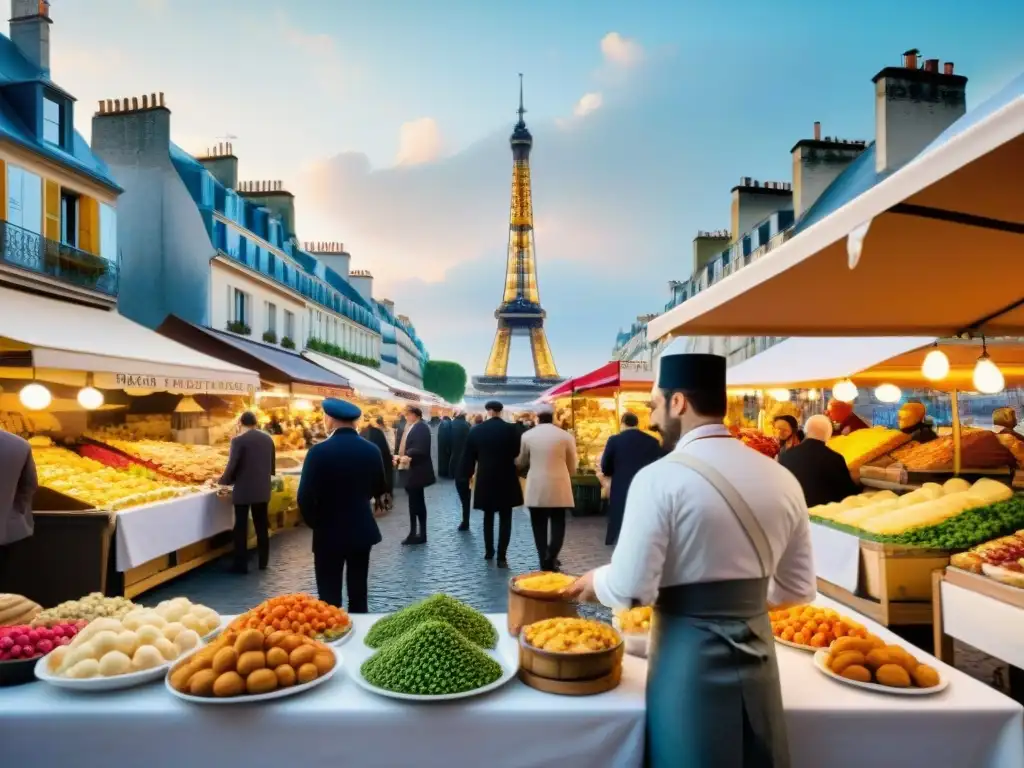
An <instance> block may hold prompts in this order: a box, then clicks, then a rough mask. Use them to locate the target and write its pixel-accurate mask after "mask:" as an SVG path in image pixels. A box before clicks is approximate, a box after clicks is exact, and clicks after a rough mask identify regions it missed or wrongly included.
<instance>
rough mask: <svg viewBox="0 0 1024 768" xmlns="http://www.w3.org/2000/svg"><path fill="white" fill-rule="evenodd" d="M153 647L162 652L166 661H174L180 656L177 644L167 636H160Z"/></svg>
mask: <svg viewBox="0 0 1024 768" xmlns="http://www.w3.org/2000/svg"><path fill="white" fill-rule="evenodd" d="M153 647H154V648H156V649H157V650H158V651H159V652H160V655H161V656H163V657H164V661H174V660H175V659H176V658H178V648H177V646H176V645H175V644H174V643H172V642H171V641H170V640H168V639H167V638H166V637H161V638H159V639H158V640H157V641H156V642H155V643H153Z"/></svg>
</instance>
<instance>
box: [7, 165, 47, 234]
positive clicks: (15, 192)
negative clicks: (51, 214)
mask: <svg viewBox="0 0 1024 768" xmlns="http://www.w3.org/2000/svg"><path fill="white" fill-rule="evenodd" d="M7 220H8V221H9V222H10V223H11V224H14V225H15V226H17V227H21V228H22V229H27V230H28V231H29V232H35V233H36V234H40V233H41V232H42V227H43V181H42V179H41V178H39V177H38V176H36V175H35V174H34V173H31V172H30V171H26V170H25V169H24V168H19V167H18V166H16V165H11V164H8V166H7Z"/></svg>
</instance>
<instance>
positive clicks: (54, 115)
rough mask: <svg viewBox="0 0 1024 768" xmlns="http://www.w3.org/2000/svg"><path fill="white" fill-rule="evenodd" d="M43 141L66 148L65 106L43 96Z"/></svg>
mask: <svg viewBox="0 0 1024 768" xmlns="http://www.w3.org/2000/svg"><path fill="white" fill-rule="evenodd" d="M43 141H45V142H47V143H49V144H54V145H55V146H58V147H63V146H64V105H63V104H62V103H61V102H59V101H57V100H56V99H53V98H51V97H49V96H43Z"/></svg>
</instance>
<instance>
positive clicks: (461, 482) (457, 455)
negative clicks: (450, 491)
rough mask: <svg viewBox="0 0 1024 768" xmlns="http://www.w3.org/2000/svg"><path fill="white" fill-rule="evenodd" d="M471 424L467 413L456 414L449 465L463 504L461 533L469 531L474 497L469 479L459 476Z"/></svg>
mask: <svg viewBox="0 0 1024 768" xmlns="http://www.w3.org/2000/svg"><path fill="white" fill-rule="evenodd" d="M470 429H471V427H470V426H469V422H468V421H466V414H465V413H462V412H460V413H457V414H455V418H454V419H453V420H452V424H451V463H450V464H449V465H448V476H449V477H454V478H455V490H456V491H457V492H458V494H459V501H460V502H461V503H462V522H461V523H459V530H460V531H468V530H469V504H470V500H471V497H472V495H473V493H472V491H471V490H470V487H469V479H468V478H463V477H460V476H459V467H460V466H461V463H462V452H463V451H464V450H465V448H466V438H468V437H469V430H470Z"/></svg>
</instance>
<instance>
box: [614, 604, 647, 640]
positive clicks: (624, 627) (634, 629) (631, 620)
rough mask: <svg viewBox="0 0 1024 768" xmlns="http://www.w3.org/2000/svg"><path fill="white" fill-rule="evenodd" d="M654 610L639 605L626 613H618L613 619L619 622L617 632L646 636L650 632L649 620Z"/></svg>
mask: <svg viewBox="0 0 1024 768" xmlns="http://www.w3.org/2000/svg"><path fill="white" fill-rule="evenodd" d="M653 614H654V610H653V608H652V607H651V606H649V605H640V606H637V607H636V608H630V609H629V610H627V611H619V612H618V613H616V614H615V618H616V619H618V622H619V630H620V631H622V632H625V633H626V634H637V633H639V634H646V633H647V632H650V631H651V620H652V619H653Z"/></svg>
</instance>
